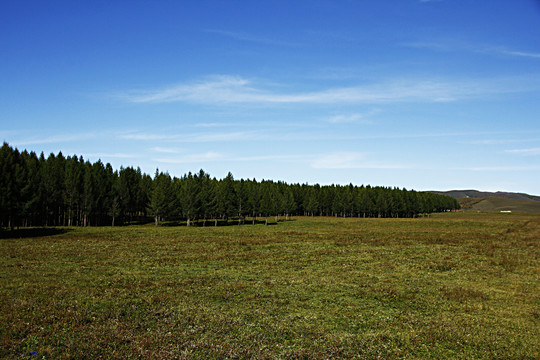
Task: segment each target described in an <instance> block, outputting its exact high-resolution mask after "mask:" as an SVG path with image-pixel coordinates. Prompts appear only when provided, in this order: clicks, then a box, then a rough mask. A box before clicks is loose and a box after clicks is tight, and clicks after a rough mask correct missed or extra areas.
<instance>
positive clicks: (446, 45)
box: [401, 39, 540, 59]
mask: <svg viewBox="0 0 540 360" xmlns="http://www.w3.org/2000/svg"><path fill="white" fill-rule="evenodd" d="M401 46H404V47H409V48H417V49H428V50H434V51H439V52H456V51H466V52H472V53H479V54H489V55H506V56H512V57H525V58H536V59H540V53H537V52H530V51H521V50H514V49H510V48H508V47H505V46H490V45H481V44H472V43H469V42H467V41H460V40H456V39H452V40H436V41H412V42H406V43H402V44H401Z"/></svg>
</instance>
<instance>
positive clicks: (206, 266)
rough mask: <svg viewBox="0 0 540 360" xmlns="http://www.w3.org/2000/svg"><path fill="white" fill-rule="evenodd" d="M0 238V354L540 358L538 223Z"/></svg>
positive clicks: (401, 223)
mask: <svg viewBox="0 0 540 360" xmlns="http://www.w3.org/2000/svg"><path fill="white" fill-rule="evenodd" d="M62 229H64V230H65V231H62V232H60V231H58V232H57V233H55V234H54V233H53V234H50V235H48V236H41V237H39V236H37V235H38V234H39V232H37V231H36V232H35V233H33V234H32V233H30V234H29V237H23V238H10V237H9V236H8V234H7V232H3V233H1V234H2V238H1V239H0V253H1V257H0V358H7V359H20V358H31V359H42V358H44V359H68V358H75V359H84V358H87V359H98V358H103V359H115V358H116V359H126V358H127V359H130V358H131V359H133V358H143V359H224V358H232V359H249V358H251V359H342V358H343V359H349V358H355V359H374V358H382V359H397V358H408V359H413V358H419V359H444V358H461V359H473V358H474V359H510V358H511V359H538V357H539V356H540V290H539V288H540V280H539V275H540V261H539V255H540V248H539V245H540V216H538V215H537V214H536V215H534V214H515V213H514V214H498V213H491V214H488V213H473V212H466V213H443V214H435V215H432V216H431V217H429V218H417V219H363V218H333V217H332V218H326V217H313V218H311V217H295V218H293V220H292V221H283V222H279V223H278V224H277V225H274V226H264V225H243V226H219V227H172V226H170V227H167V226H160V227H155V226H153V225H147V226H129V227H114V228H113V227H87V228H62Z"/></svg>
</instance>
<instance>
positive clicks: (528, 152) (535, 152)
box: [505, 148, 540, 155]
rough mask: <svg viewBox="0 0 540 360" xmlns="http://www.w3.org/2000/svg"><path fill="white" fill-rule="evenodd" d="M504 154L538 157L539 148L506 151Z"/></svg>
mask: <svg viewBox="0 0 540 360" xmlns="http://www.w3.org/2000/svg"><path fill="white" fill-rule="evenodd" d="M505 152H506V153H509V154H517V155H540V148H530V149H512V150H506V151H505Z"/></svg>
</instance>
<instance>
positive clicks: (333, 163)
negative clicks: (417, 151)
mask: <svg viewBox="0 0 540 360" xmlns="http://www.w3.org/2000/svg"><path fill="white" fill-rule="evenodd" d="M311 167H313V168H316V169H406V168H411V166H406V165H401V164H387V163H381V162H376V161H371V160H369V159H367V156H366V154H365V153H359V152H336V153H331V154H325V155H319V156H318V157H316V158H315V159H313V160H312V161H311Z"/></svg>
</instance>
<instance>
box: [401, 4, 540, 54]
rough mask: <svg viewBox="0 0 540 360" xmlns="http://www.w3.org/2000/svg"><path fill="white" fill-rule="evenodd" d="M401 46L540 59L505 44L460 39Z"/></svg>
mask: <svg viewBox="0 0 540 360" xmlns="http://www.w3.org/2000/svg"><path fill="white" fill-rule="evenodd" d="M432 1H434V0H432ZM401 46H404V47H409V48H417V49H428V50H433V51H440V52H456V51H466V52H471V53H479V54H489V55H498V56H500V55H506V56H514V57H527V58H536V59H540V53H538V52H530V51H522V50H515V49H511V48H509V47H505V46H493V45H486V44H473V43H470V42H468V41H461V40H459V39H439V40H420V41H410V42H405V43H402V44H401Z"/></svg>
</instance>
